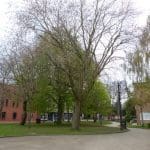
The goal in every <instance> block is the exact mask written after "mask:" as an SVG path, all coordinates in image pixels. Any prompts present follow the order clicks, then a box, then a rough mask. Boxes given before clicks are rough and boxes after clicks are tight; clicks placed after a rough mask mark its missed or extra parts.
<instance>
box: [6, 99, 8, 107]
mask: <svg viewBox="0 0 150 150" xmlns="http://www.w3.org/2000/svg"><path fill="white" fill-rule="evenodd" d="M7 106H8V99H6V107H7Z"/></svg>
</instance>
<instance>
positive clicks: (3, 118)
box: [2, 112, 6, 120]
mask: <svg viewBox="0 0 150 150" xmlns="http://www.w3.org/2000/svg"><path fill="white" fill-rule="evenodd" d="M5 119H6V112H2V120H5Z"/></svg>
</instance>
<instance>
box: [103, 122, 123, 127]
mask: <svg viewBox="0 0 150 150" xmlns="http://www.w3.org/2000/svg"><path fill="white" fill-rule="evenodd" d="M105 126H107V127H119V126H120V123H119V122H112V123H111V124H107V125H105Z"/></svg>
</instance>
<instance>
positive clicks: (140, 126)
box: [128, 124, 150, 129]
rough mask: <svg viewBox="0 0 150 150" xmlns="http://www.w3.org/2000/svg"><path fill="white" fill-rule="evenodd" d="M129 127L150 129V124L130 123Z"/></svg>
mask: <svg viewBox="0 0 150 150" xmlns="http://www.w3.org/2000/svg"><path fill="white" fill-rule="evenodd" d="M128 127H129V128H140V129H150V126H149V125H147V124H146V125H144V126H142V125H128Z"/></svg>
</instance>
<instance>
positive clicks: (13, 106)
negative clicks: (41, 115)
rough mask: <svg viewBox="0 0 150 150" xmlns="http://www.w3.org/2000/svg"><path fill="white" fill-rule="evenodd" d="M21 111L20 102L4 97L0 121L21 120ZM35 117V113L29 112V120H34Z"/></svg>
mask: <svg viewBox="0 0 150 150" xmlns="http://www.w3.org/2000/svg"><path fill="white" fill-rule="evenodd" d="M22 113H23V107H22V103H19V102H14V101H12V100H8V99H6V100H5V101H4V105H3V108H2V113H1V117H0V122H21V118H22ZM28 116H29V114H28ZM36 117H37V115H36V114H35V113H33V114H31V121H35V120H36ZM27 120H28V117H27Z"/></svg>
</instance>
